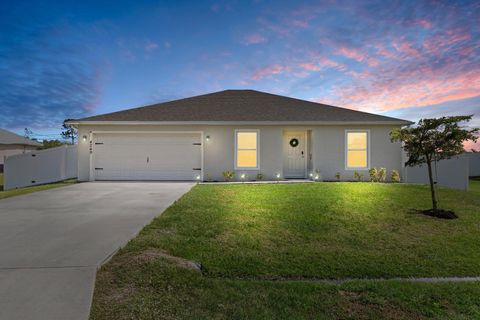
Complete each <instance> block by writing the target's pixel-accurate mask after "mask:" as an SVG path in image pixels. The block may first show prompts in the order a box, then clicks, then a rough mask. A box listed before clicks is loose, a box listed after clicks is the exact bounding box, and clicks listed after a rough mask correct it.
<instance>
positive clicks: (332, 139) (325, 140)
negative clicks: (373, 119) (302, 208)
mask: <svg viewBox="0 0 480 320" xmlns="http://www.w3.org/2000/svg"><path fill="white" fill-rule="evenodd" d="M347 129H348V130H357V129H358V130H369V131H370V167H384V168H386V169H387V171H388V177H389V176H390V172H391V170H398V171H399V173H400V175H402V168H403V162H402V149H401V144H400V143H392V142H390V136H389V133H390V131H391V130H392V127H386V126H348V127H347V126H322V127H316V128H313V130H312V144H313V150H312V154H313V167H314V170H315V169H319V170H320V172H321V173H322V177H323V179H325V180H334V179H335V174H336V173H337V172H339V173H340V176H341V180H353V174H354V172H355V171H358V172H359V173H363V175H364V179H368V169H367V170H350V169H348V170H347V169H346V168H345V130H347Z"/></svg>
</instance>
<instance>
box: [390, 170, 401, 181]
mask: <svg viewBox="0 0 480 320" xmlns="http://www.w3.org/2000/svg"><path fill="white" fill-rule="evenodd" d="M390 178H391V179H392V182H400V174H399V173H398V171H397V170H392V174H391V176H390Z"/></svg>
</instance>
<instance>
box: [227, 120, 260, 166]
mask: <svg viewBox="0 0 480 320" xmlns="http://www.w3.org/2000/svg"><path fill="white" fill-rule="evenodd" d="M234 132H235V133H234V135H235V136H234V141H235V152H234V153H235V155H234V158H233V162H234V163H233V167H234V168H235V170H260V130H259V129H235V131H234ZM239 132H254V133H256V134H257V148H256V149H241V150H256V156H257V166H256V167H239V166H237V163H238V161H237V160H238V159H237V156H238V147H237V145H238V133H239Z"/></svg>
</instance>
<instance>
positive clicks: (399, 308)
mask: <svg viewBox="0 0 480 320" xmlns="http://www.w3.org/2000/svg"><path fill="white" fill-rule="evenodd" d="M439 195H440V206H441V207H442V208H445V209H450V210H454V211H455V212H456V213H457V214H458V216H459V219H456V220H439V219H436V218H431V217H427V216H423V215H419V214H417V213H416V211H415V210H418V209H426V208H429V207H430V194H429V189H428V187H426V186H418V185H404V184H372V183H315V184H286V185H284V184H270V185H199V186H197V187H195V188H193V189H192V191H190V192H189V193H187V194H186V195H184V196H183V197H182V198H181V199H180V200H179V201H177V202H176V203H175V204H174V205H172V206H171V207H170V208H168V209H167V210H166V211H165V212H164V213H163V215H162V216H161V217H159V218H157V219H155V220H154V221H153V222H152V223H151V224H150V225H149V226H147V227H146V228H145V229H144V230H143V231H142V232H141V233H140V235H139V236H138V237H137V238H135V239H134V240H132V241H131V242H130V243H129V244H128V245H127V246H126V247H125V248H123V249H122V250H121V251H120V252H119V253H118V254H117V255H116V256H114V257H113V259H112V261H110V262H109V263H108V264H106V265H105V266H104V267H102V269H101V270H100V272H99V273H98V278H97V285H96V291H95V297H94V302H93V306H92V315H91V317H92V319H127V318H142V319H143V318H192V319H198V318H227V319H228V318H258V319H263V318H284V319H288V318H394V319H415V318H428V317H431V318H457V317H466V318H471V317H480V298H478V297H479V296H480V284H479V283H478V282H475V283H435V284H434V283H432V284H425V283H400V282H397V281H386V282H372V281H353V282H347V283H344V284H340V285H335V284H321V283H316V282H312V281H309V280H314V279H318V278H321V279H337V278H378V277H382V278H390V277H398V276H400V277H410V276H412V277H433V276H462V275H463V276H474V275H480V263H479V261H480V232H479V231H480V197H479V196H478V193H477V192H476V191H471V192H461V191H455V190H450V189H440V190H439ZM151 250H159V251H161V252H166V253H168V254H170V255H173V256H178V257H183V258H187V259H190V260H194V261H198V262H201V263H202V265H203V267H204V269H203V271H202V275H200V274H198V273H196V272H195V271H191V270H185V269H183V268H180V267H178V266H177V265H175V264H174V263H172V262H171V261H168V260H166V259H164V258H152V257H151V256H149V255H145V254H144V253H145V252H148V251H151ZM270 280H281V281H270ZM294 280H305V281H296V282H295V281H294Z"/></svg>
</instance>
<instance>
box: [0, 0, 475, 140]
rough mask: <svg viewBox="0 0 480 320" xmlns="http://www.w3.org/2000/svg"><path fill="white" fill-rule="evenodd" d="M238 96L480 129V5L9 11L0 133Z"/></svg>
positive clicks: (147, 4)
mask: <svg viewBox="0 0 480 320" xmlns="http://www.w3.org/2000/svg"><path fill="white" fill-rule="evenodd" d="M243 88H251V89H256V90H261V91H267V92H272V93H276V94H281V95H287V96H292V97H296V98H300V99H306V100H312V101H318V102H322V103H327V104H333V105H337V106H341V107H346V108H352V109H358V110H362V111H368V112H374V113H380V114H385V115H391V116H395V117H400V118H404V119H408V120H418V119H419V118H421V117H438V116H442V115H460V114H461V115H465V114H475V116H474V121H473V122H472V123H471V125H472V126H480V2H479V1H471V2H470V1H458V2H454V1H444V2H442V1H411V2H409V1H383V0H382V1H262V0H257V1H255V0H253V1H240V0H238V1H222V2H221V1H114V2H111V3H106V2H102V1H95V2H89V1H58V3H57V2H55V1H49V0H45V1H36V2H29V1H9V0H7V1H2V2H1V3H0V108H1V109H0V110H1V112H0V127H3V128H6V129H10V130H13V131H15V132H18V133H22V132H23V128H25V127H28V128H30V129H31V130H32V131H34V132H35V133H36V134H37V137H38V138H40V139H42V138H53V137H56V134H58V133H59V128H60V126H61V123H62V121H63V119H65V118H78V117H84V116H87V115H92V114H99V113H105V112H110V111H115V110H120V109H125V108H131V107H135V106H140V105H145V104H149V103H154V102H160V101H166V100H172V99H177V98H182V97H187V96H192V95H197V94H203V93H208V92H213V91H219V90H224V89H243ZM479 146H480V143H477V146H476V147H477V148H479ZM469 147H470V146H469ZM479 149H480V148H479Z"/></svg>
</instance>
